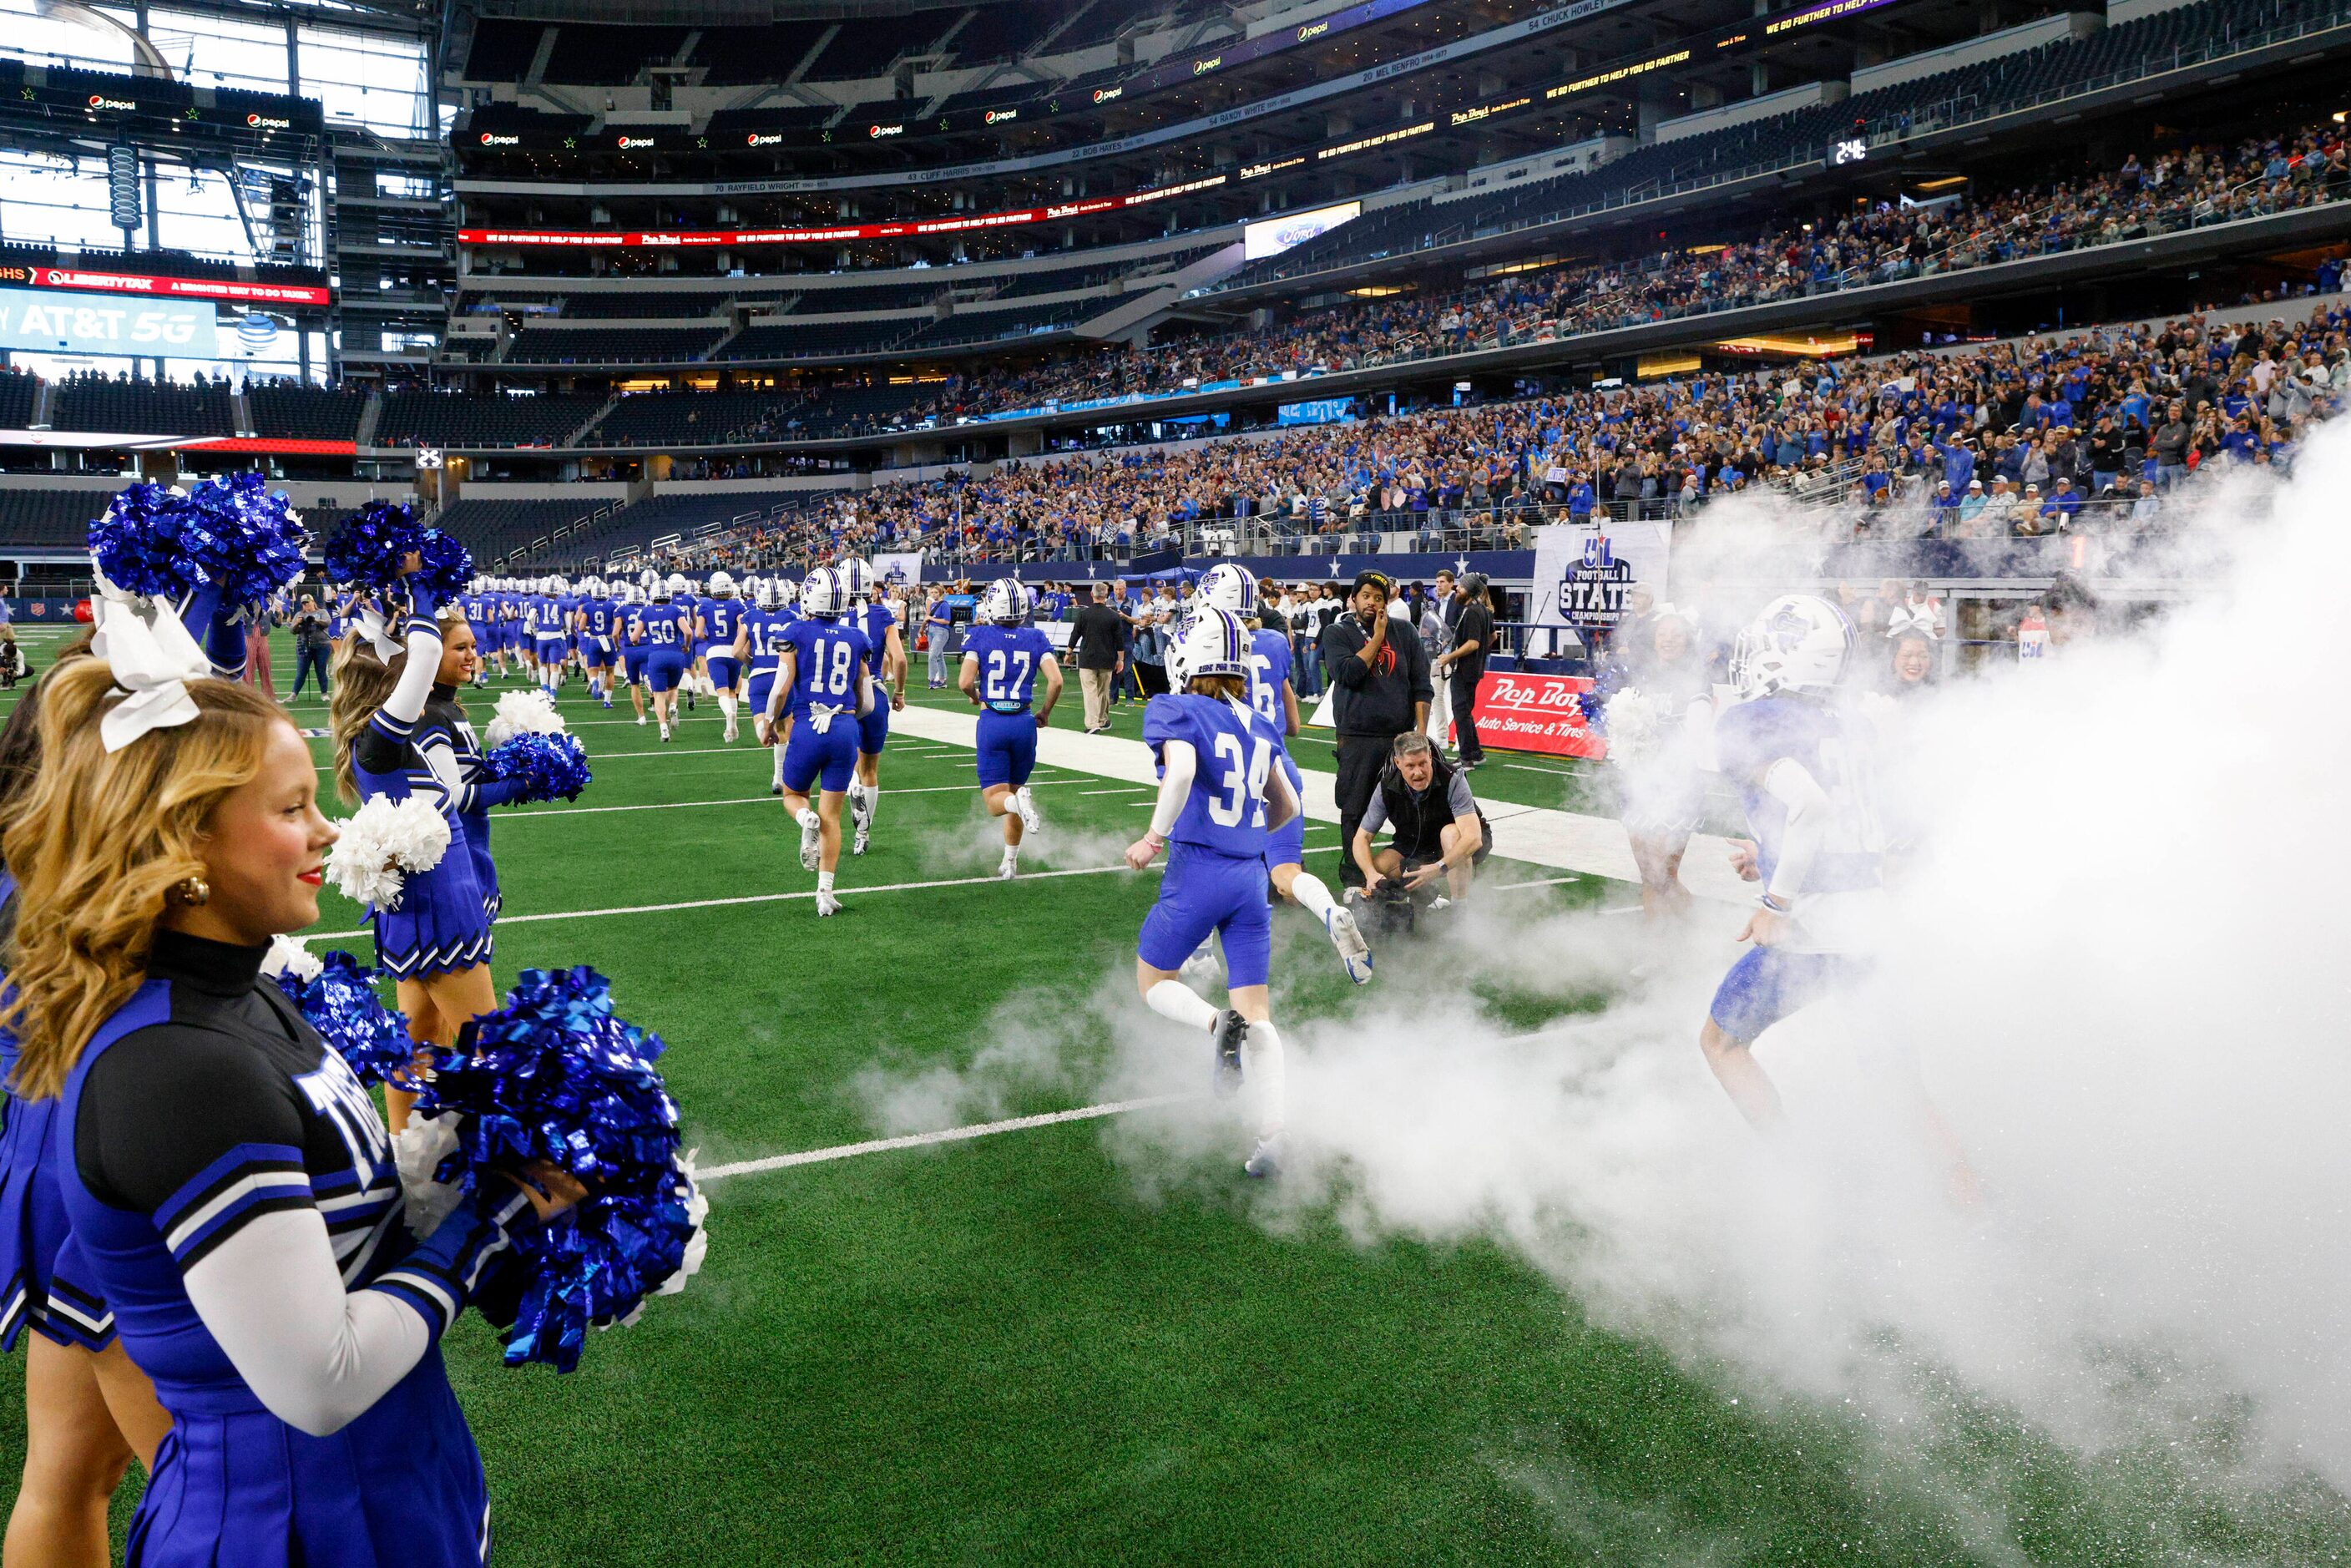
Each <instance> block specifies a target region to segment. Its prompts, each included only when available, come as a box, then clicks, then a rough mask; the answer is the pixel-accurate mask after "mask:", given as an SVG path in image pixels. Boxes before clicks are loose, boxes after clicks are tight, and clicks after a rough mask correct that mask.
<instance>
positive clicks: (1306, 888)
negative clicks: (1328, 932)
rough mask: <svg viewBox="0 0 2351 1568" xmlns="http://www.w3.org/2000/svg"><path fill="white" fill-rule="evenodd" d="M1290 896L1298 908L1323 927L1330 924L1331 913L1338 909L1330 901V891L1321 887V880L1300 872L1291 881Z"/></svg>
mask: <svg viewBox="0 0 2351 1568" xmlns="http://www.w3.org/2000/svg"><path fill="white" fill-rule="evenodd" d="M1290 897H1292V898H1294V899H1296V900H1298V904H1299V907H1300V908H1301V909H1303V910H1305V911H1306V913H1307V914H1309V915H1312V916H1314V918H1315V919H1317V920H1320V921H1321V922H1322V924H1323V925H1330V924H1331V912H1332V910H1333V909H1336V908H1337V907H1338V905H1337V904H1333V903H1332V901H1331V890H1330V889H1329V888H1327V887H1325V886H1323V885H1322V878H1321V877H1318V876H1314V875H1312V874H1311V873H1306V872H1302V871H1301V872H1300V873H1298V875H1297V876H1296V877H1294V878H1292V879H1291V881H1290Z"/></svg>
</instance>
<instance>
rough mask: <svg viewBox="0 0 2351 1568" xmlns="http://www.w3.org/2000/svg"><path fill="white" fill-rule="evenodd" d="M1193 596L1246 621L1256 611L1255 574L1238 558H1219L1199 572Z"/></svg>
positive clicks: (1200, 601) (1203, 602) (1201, 601)
mask: <svg viewBox="0 0 2351 1568" xmlns="http://www.w3.org/2000/svg"><path fill="white" fill-rule="evenodd" d="M1192 597H1193V599H1194V600H1195V601H1197V602H1199V603H1202V604H1213V605H1215V606H1216V607H1217V609H1219V610H1221V611H1224V612H1226V613H1227V614H1229V615H1238V616H1239V617H1240V618H1241V619H1243V620H1244V621H1246V620H1248V619H1249V617H1250V616H1252V615H1254V614H1256V613H1257V575H1256V574H1255V573H1254V572H1252V571H1250V570H1249V568H1247V567H1245V566H1242V565H1240V564H1238V562H1235V561H1229V560H1220V561H1218V562H1217V564H1216V565H1214V566H1212V567H1210V568H1209V569H1208V570H1207V572H1206V573H1204V574H1203V575H1202V576H1201V578H1200V585H1199V587H1198V588H1196V589H1195V590H1194V591H1193V593H1192Z"/></svg>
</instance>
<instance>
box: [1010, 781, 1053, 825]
mask: <svg viewBox="0 0 2351 1568" xmlns="http://www.w3.org/2000/svg"><path fill="white" fill-rule="evenodd" d="M1012 805H1013V808H1014V809H1015V810H1018V811H1019V813H1020V826H1021V829H1022V831H1025V832H1031V833H1033V832H1036V831H1038V830H1039V829H1040V828H1042V827H1043V826H1044V825H1045V819H1044V817H1043V816H1041V815H1040V813H1039V812H1038V810H1037V797H1036V796H1034V795H1031V794H1030V793H1029V786H1028V785H1026V784H1023V785H1022V786H1020V788H1019V789H1015V790H1014V791H1012Z"/></svg>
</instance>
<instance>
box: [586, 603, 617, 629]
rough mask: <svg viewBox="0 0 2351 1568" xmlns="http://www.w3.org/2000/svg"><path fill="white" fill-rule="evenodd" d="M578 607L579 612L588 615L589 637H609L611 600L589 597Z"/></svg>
mask: <svg viewBox="0 0 2351 1568" xmlns="http://www.w3.org/2000/svg"><path fill="white" fill-rule="evenodd" d="M580 609H581V612H582V613H583V614H585V615H586V616H587V617H588V634H589V635H590V637H610V636H611V634H612V601H611V600H609V599H591V600H590V601H588V602H587V603H586V604H584V605H582V606H581V607H580Z"/></svg>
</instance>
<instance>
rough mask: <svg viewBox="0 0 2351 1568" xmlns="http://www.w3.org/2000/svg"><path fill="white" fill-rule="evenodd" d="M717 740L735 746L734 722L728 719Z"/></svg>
mask: <svg viewBox="0 0 2351 1568" xmlns="http://www.w3.org/2000/svg"><path fill="white" fill-rule="evenodd" d="M608 706H609V705H608ZM718 738H719V739H721V740H723V741H725V742H726V744H728V745H729V746H732V745H733V744H735V721H734V720H733V719H731V718H730V719H728V720H727V721H726V731H725V733H723V734H721V735H720V736H719V737H718Z"/></svg>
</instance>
